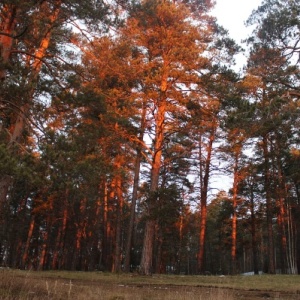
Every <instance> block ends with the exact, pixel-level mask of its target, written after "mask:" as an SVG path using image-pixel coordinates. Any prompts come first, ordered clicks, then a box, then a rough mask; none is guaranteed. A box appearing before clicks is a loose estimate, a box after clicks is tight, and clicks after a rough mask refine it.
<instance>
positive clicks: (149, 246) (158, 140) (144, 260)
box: [140, 74, 167, 275]
mask: <svg viewBox="0 0 300 300" xmlns="http://www.w3.org/2000/svg"><path fill="white" fill-rule="evenodd" d="M166 90H167V74H164V76H163V77H162V82H161V97H160V99H158V101H157V105H156V106H157V113H156V116H155V125H156V126H155V141H154V150H153V158H152V166H151V176H150V182H151V184H150V197H149V199H148V216H147V217H148V218H147V221H146V228H145V235H144V242H143V251H142V257H141V263H140V272H141V274H144V275H150V274H151V273H152V259H153V242H154V240H153V239H154V234H155V224H156V220H155V219H154V217H153V216H152V211H153V209H154V208H155V206H156V202H157V197H158V195H157V192H158V187H159V173H160V168H161V156H162V148H163V143H164V131H165V130H164V122H165V112H166V106H167V101H166Z"/></svg>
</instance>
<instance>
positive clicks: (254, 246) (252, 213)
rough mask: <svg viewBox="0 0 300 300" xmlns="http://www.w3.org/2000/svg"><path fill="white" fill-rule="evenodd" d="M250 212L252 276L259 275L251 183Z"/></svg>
mask: <svg viewBox="0 0 300 300" xmlns="http://www.w3.org/2000/svg"><path fill="white" fill-rule="evenodd" d="M250 189H251V190H250V211H251V237H252V255H253V269H254V274H255V275H258V274H259V269H258V252H257V236H256V234H257V233H256V220H255V210H254V208H255V204H254V193H253V183H251V187H250Z"/></svg>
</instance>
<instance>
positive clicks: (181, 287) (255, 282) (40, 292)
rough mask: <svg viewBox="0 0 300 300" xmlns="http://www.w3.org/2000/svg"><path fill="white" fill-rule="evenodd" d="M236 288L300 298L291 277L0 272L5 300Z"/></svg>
mask: <svg viewBox="0 0 300 300" xmlns="http://www.w3.org/2000/svg"><path fill="white" fill-rule="evenodd" d="M199 287H201V288H199ZM237 290H238V291H243V290H256V291H274V292H276V291H278V292H283V291H284V292H289V293H292V294H293V295H295V296H294V297H293V298H292V299H300V295H299V294H300V277H299V276H289V275H281V276H280V275H275V276H269V275H261V276H225V277H218V276H179V275H178V276H175V275H174V276H173V275H153V276H151V277H145V276H138V275H128V274H118V275H117V274H110V273H101V272H67V271H59V272H57V271H44V272H35V271H20V270H1V271H0V299H4V300H10V299H72V300H73V299H74V300H75V299H92V300H93V299H108V300H127V299H128V300H151V299H160V300H194V299H203V300H204V299H205V300H219V299H220V300H221V299H222V300H231V299H238V298H237V296H236V293H234V291H235V292H236V291H237ZM298 296H299V298H298ZM249 299H250V298H249ZM251 299H255V298H251ZM271 299H272V298H271ZM273 299H285V298H273Z"/></svg>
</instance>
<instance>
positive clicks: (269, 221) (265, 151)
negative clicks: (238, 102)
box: [262, 136, 276, 274]
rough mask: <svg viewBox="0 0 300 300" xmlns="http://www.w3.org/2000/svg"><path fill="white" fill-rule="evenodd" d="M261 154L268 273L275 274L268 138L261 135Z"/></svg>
mask: <svg viewBox="0 0 300 300" xmlns="http://www.w3.org/2000/svg"><path fill="white" fill-rule="evenodd" d="M262 147H263V154H264V163H265V192H266V213H267V231H268V249H267V252H268V273H270V274H275V273H276V271H275V255H274V237H273V212H272V211H273V204H272V198H271V182H270V180H271V178H270V163H269V151H268V138H267V136H264V137H263V144H262Z"/></svg>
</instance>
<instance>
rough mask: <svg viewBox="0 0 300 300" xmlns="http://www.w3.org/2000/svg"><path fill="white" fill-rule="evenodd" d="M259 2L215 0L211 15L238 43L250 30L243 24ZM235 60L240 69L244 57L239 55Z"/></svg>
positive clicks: (256, 0) (260, 0)
mask: <svg viewBox="0 0 300 300" xmlns="http://www.w3.org/2000/svg"><path fill="white" fill-rule="evenodd" d="M261 3H262V0H216V6H215V8H214V9H213V11H212V15H214V16H215V17H216V18H217V20H218V24H220V25H222V26H223V27H224V28H225V29H227V30H228V31H229V35H230V37H231V38H233V39H235V40H236V42H238V43H240V42H241V40H243V39H246V38H247V37H248V36H249V35H250V33H251V31H252V29H251V28H248V27H246V26H245V24H244V23H245V21H246V20H247V19H248V17H249V16H250V14H251V12H252V11H253V10H254V9H256V8H257V7H258V6H259V5H260V4H261ZM236 61H237V69H240V68H242V66H243V64H245V63H246V58H245V56H244V55H240V56H238V57H237V58H236Z"/></svg>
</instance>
